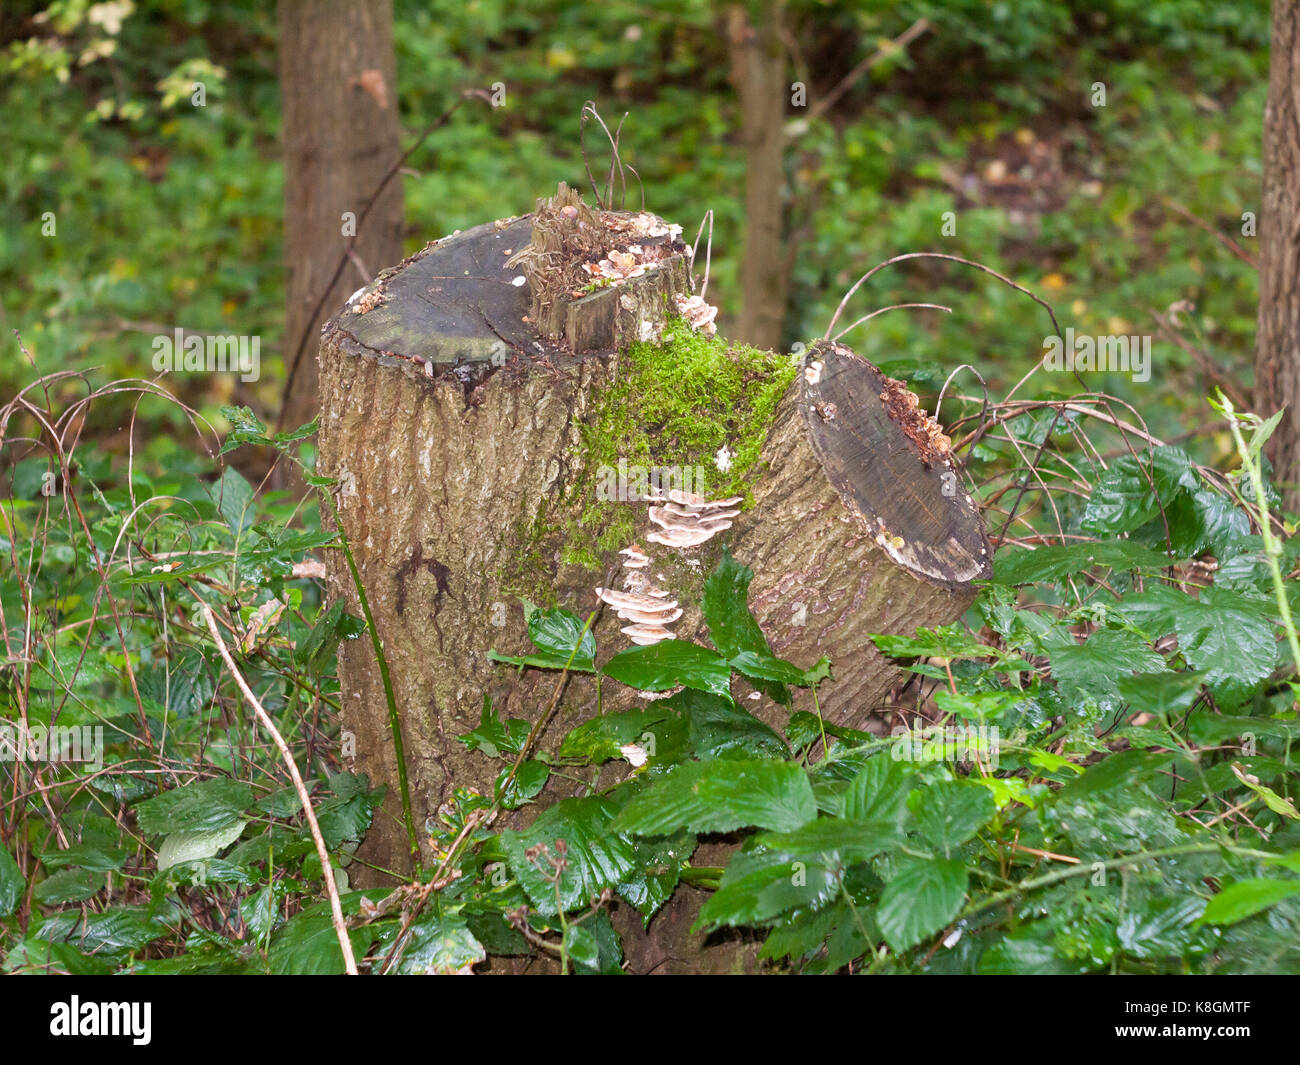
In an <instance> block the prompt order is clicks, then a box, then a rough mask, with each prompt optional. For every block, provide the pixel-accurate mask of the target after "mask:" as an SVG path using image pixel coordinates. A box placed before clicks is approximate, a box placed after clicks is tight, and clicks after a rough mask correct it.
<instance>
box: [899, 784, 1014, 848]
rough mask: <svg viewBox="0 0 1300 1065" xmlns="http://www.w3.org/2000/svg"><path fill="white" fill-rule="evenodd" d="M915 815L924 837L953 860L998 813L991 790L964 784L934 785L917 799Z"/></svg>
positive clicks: (918, 794)
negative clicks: (957, 852) (956, 852)
mask: <svg viewBox="0 0 1300 1065" xmlns="http://www.w3.org/2000/svg"><path fill="white" fill-rule="evenodd" d="M913 800H914V801H913V804H912V806H913V809H912V814H913V816H914V817H915V818H916V824H917V827H918V828H919V829H920V830H921V835H923V836H924V837H925V838H926V839H928V840H929V841H930V842H931V843H933V844H934V845H935V846H936V847H938V848H939V849H940V850H942V851H943V853H944V856H945V857H951V856H952V852H953V850H955V849H956V848H957V847H960V846H961V845H962V844H963V843H965V842H966V841H967V840H968V839H970V838H971V837H973V836H974V835H975V833H976V832H978V831H979V830H980V829H981V828H983V827H984V826H985V825H986V824H988V822H989V821H990V820H992V818H993V815H994V814H996V813H997V805H996V804H995V803H994V801H993V795H992V794H991V793H990V792H989V789H988V788H985V787H981V786H980V785H979V784H969V783H966V782H965V781H961V780H945V781H940V782H939V783H937V784H932V785H930V787H928V788H925V789H924V790H921V791H917V792H916V793H914V795H913Z"/></svg>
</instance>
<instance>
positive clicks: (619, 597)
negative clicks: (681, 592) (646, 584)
mask: <svg viewBox="0 0 1300 1065" xmlns="http://www.w3.org/2000/svg"><path fill="white" fill-rule="evenodd" d="M596 594H597V595H598V596H600V598H601V599H602V600H603V601H604V602H606V603H608V604H609V605H610V606H612V607H613V608H614V609H615V610H644V611H646V612H648V613H652V614H662V613H665V612H667V611H669V610H672V609H673V608H674V607H675V606H677V601H676V600H675V599H674V600H672V601H671V602H668V603H665V602H663V601H662V600H660V599H655V598H653V597H651V596H648V595H641V594H640V593H638V592H620V591H618V590H617V589H614V588H597V589H596Z"/></svg>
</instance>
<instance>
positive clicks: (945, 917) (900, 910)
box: [876, 858, 969, 953]
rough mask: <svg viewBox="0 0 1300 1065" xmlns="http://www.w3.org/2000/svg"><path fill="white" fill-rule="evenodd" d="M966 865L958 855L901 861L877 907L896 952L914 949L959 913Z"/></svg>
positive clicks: (966, 877)
mask: <svg viewBox="0 0 1300 1065" xmlns="http://www.w3.org/2000/svg"><path fill="white" fill-rule="evenodd" d="M968 879H969V878H968V874H967V872H966V866H965V865H964V864H963V863H962V862H960V861H958V860H957V859H955V858H936V859H932V860H928V861H927V860H924V859H908V860H907V861H905V862H900V863H899V868H898V871H897V872H896V873H895V874H894V878H893V879H892V880H890V881H889V883H888V884H886V885H885V890H884V891H883V892H882V893H881V896H880V904H879V905H878V906H877V907H876V923H877V924H878V925H879V926H880V931H881V934H882V935H883V936H884V937H885V941H886V942H887V943H888V944H889V946H890V947H891V948H892V949H893V950H894V951H895V952H896V953H901V952H902V951H905V950H910V949H911V948H912V947H914V946H916V945H917V944H918V943H920V942H921V940H923V939H925V938H926V937H927V936H931V935H933V934H934V933H935V932H938V931H939V930H940V929H942V928H943V927H944V926H945V925H947V923H948V922H949V921H951V920H952V919H953V918H954V917H956V916H957V912H958V911H959V910H960V909H961V904H962V902H963V901H965V898H966V886H967V883H968Z"/></svg>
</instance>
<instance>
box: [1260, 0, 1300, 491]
mask: <svg viewBox="0 0 1300 1065" xmlns="http://www.w3.org/2000/svg"><path fill="white" fill-rule="evenodd" d="M1259 234H1260V264H1259V325H1258V332H1257V334H1256V339H1255V406H1256V408H1257V410H1258V412H1259V413H1260V414H1262V415H1264V416H1265V417H1267V416H1268V415H1270V414H1272V413H1273V412H1275V411H1277V410H1279V409H1280V408H1281V407H1283V406H1285V407H1286V408H1287V414H1286V416H1285V417H1284V418H1283V419H1282V423H1281V425H1280V426H1279V427H1278V430H1277V432H1276V433H1274V435H1273V439H1272V440H1271V441H1270V444H1269V457H1270V458H1271V459H1272V461H1273V466H1274V470H1275V475H1276V477H1277V478H1278V480H1279V482H1281V484H1282V485H1283V499H1284V505H1285V507H1286V509H1288V510H1291V511H1297V510H1300V483H1298V482H1300V465H1297V463H1298V462H1300V413H1297V411H1300V3H1297V0H1274V3H1273V42H1272V53H1271V59H1270V64H1269V82H1268V104H1267V106H1266V107H1265V110H1264V191H1263V204H1262V210H1261V212H1260V218H1259Z"/></svg>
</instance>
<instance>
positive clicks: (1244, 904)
mask: <svg viewBox="0 0 1300 1065" xmlns="http://www.w3.org/2000/svg"><path fill="white" fill-rule="evenodd" d="M1296 894H1300V880H1266V879H1264V878H1263V877H1256V878H1255V879H1252V880H1239V881H1237V883H1235V884H1230V885H1228V887H1226V888H1224V889H1223V890H1222V891H1220V892H1219V893H1218V894H1217V895H1215V896H1214V898H1212V899H1210V902H1209V905H1207V906H1206V907H1205V912H1204V913H1203V914H1201V916H1200V917H1199V918H1198V919H1197V922H1196V923H1197V924H1217V925H1230V924H1236V923H1237V922H1238V921H1243V920H1245V919H1246V918H1247V917H1250V916H1252V915H1254V914H1257V913H1259V912H1260V911H1262V910H1266V909H1268V908H1269V907H1270V906H1272V905H1274V904H1275V903H1278V902H1281V901H1282V900H1283V899H1289V898H1290V897H1291V896H1292V895H1296Z"/></svg>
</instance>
